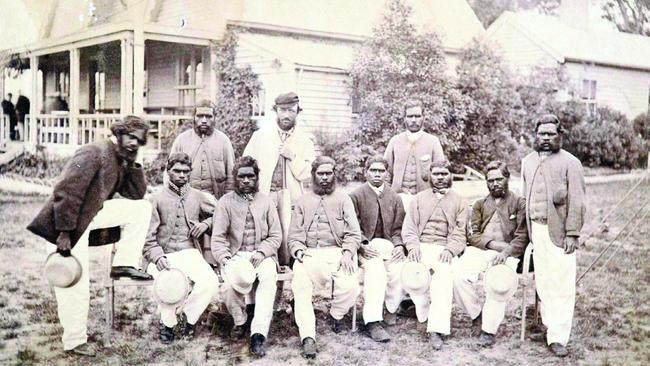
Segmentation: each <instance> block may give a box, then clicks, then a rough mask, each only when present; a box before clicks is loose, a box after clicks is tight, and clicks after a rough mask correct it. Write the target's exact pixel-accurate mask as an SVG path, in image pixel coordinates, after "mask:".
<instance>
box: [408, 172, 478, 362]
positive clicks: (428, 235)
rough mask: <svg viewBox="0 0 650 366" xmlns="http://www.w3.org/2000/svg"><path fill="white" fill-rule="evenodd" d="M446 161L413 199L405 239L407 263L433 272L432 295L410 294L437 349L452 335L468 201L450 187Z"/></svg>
mask: <svg viewBox="0 0 650 366" xmlns="http://www.w3.org/2000/svg"><path fill="white" fill-rule="evenodd" d="M451 182H452V179H451V172H450V171H449V162H448V161H447V160H439V161H434V162H433V163H432V164H431V176H430V178H429V185H430V189H427V190H425V191H422V192H420V193H418V194H417V195H415V197H413V200H412V202H411V204H410V206H409V209H408V210H407V215H406V218H405V219H404V226H403V227H402V239H403V240H404V243H405V244H406V248H407V249H408V260H409V261H413V262H421V263H423V264H424V265H425V266H426V267H427V268H428V269H430V270H433V274H432V275H431V284H430V287H429V294H427V293H415V292H410V293H409V294H410V295H411V299H412V300H413V303H414V304H415V313H416V315H417V318H418V321H419V322H420V323H423V322H424V321H427V319H428V323H427V333H428V335H429V344H431V346H432V348H433V349H435V350H440V349H441V348H442V345H443V340H442V337H443V335H447V334H449V333H450V322H451V306H452V299H453V275H452V273H453V270H454V267H456V265H455V263H456V257H458V255H459V254H460V253H462V252H463V250H465V246H466V244H465V241H466V238H465V226H466V222H467V214H466V212H465V207H466V206H467V204H466V202H465V201H464V200H463V199H462V198H461V197H460V196H459V195H458V194H457V193H456V192H454V191H452V190H450V187H451Z"/></svg>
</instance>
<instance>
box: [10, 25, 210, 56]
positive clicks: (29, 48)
mask: <svg viewBox="0 0 650 366" xmlns="http://www.w3.org/2000/svg"><path fill="white" fill-rule="evenodd" d="M135 32H142V34H143V37H144V40H156V41H165V42H172V43H183V44H193V45H199V46H209V45H210V44H211V43H212V42H214V41H217V39H216V38H215V37H214V36H212V35H211V34H210V33H208V32H204V31H200V30H196V29H181V28H176V27H169V26H163V25H158V24H145V25H139V24H135V23H133V22H130V21H124V22H119V23H109V24H104V25H99V26H95V27H91V28H88V29H86V30H84V31H81V32H78V33H74V34H70V35H66V36H63V37H59V38H48V39H44V40H41V41H38V42H36V43H32V44H28V45H24V46H20V47H16V48H13V49H9V50H8V51H9V52H10V53H18V54H21V55H23V56H25V57H29V56H41V55H46V54H51V53H56V52H62V51H66V50H69V49H72V48H81V47H88V46H92V45H97V44H102V43H107V42H111V41H116V40H120V39H124V38H132V37H133V34H134V33H135Z"/></svg>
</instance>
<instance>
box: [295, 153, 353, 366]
mask: <svg viewBox="0 0 650 366" xmlns="http://www.w3.org/2000/svg"><path fill="white" fill-rule="evenodd" d="M335 168H336V163H335V161H334V160H333V159H332V158H330V157H327V156H319V157H318V158H316V160H314V162H313V163H312V165H311V175H312V182H313V183H312V191H311V192H307V193H305V194H304V195H303V196H302V197H300V198H299V199H298V200H297V201H296V205H295V208H294V211H293V215H292V217H291V225H290V229H289V240H288V244H289V252H290V253H291V255H292V256H293V257H294V258H295V259H296V262H295V263H294V265H293V280H292V282H291V288H292V290H293V295H294V298H295V317H296V324H297V325H298V328H299V331H300V339H301V341H302V348H303V356H304V357H305V358H314V357H316V341H315V339H316V318H315V316H314V307H313V304H312V293H313V291H314V287H317V288H323V287H326V286H328V285H329V284H330V283H332V284H333V287H334V288H333V289H332V293H333V296H332V306H331V308H330V315H331V317H332V319H333V320H332V329H333V330H334V332H336V333H338V332H340V331H341V327H342V322H341V320H342V319H343V316H344V315H345V314H347V313H348V311H349V310H350V308H351V307H352V306H354V304H355V303H356V300H357V296H358V294H359V279H358V277H357V273H356V268H355V267H356V266H355V261H356V258H355V256H356V254H357V250H358V248H359V244H360V242H361V232H360V229H359V223H358V222H357V217H356V214H355V212H354V206H353V204H352V200H351V199H350V197H349V196H348V195H346V194H345V193H342V192H339V191H336V190H335V188H336V186H335V178H334V172H335Z"/></svg>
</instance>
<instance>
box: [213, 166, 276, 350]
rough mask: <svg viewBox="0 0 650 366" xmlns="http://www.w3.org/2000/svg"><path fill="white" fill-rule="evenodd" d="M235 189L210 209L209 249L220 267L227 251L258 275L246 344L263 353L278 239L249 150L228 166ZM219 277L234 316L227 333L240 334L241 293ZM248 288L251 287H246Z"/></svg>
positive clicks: (243, 316) (242, 316) (243, 310)
mask: <svg viewBox="0 0 650 366" xmlns="http://www.w3.org/2000/svg"><path fill="white" fill-rule="evenodd" d="M233 175H234V176H235V191H234V192H229V193H226V194H225V195H224V196H223V197H221V199H220V200H219V202H218V203H217V208H216V209H215V212H214V221H213V230H212V254H213V255H214V258H215V259H216V260H217V262H218V263H219V264H220V265H221V267H222V268H225V267H226V266H228V264H229V262H230V261H231V259H232V257H233V256H235V255H236V256H238V257H243V258H245V259H246V260H250V261H251V263H252V264H253V266H254V267H255V274H256V278H257V281H258V284H257V288H256V289H255V290H254V291H255V312H254V315H253V320H252V323H251V334H252V335H251V340H250V350H251V352H252V353H253V354H255V355H256V356H258V357H264V356H265V355H266V351H265V349H264V340H265V339H266V337H267V335H268V333H269V326H270V325H271V318H272V316H273V302H274V300H275V292H276V290H277V277H278V272H277V264H278V248H279V247H280V242H281V241H282V229H281V228H280V219H279V218H278V210H277V209H276V207H275V205H274V204H273V201H272V200H271V199H270V198H269V197H268V196H267V195H265V194H263V193H260V192H258V179H259V175H260V170H259V168H258V166H257V161H256V160H255V159H253V158H251V157H250V156H243V157H241V158H239V159H238V160H237V162H236V163H235V167H234V168H233ZM224 281H225V287H224V289H225V298H224V301H225V302H226V307H227V308H228V311H229V312H230V314H231V315H232V317H233V318H234V321H235V326H234V328H233V330H232V332H231V335H232V336H233V337H235V338H240V337H242V336H243V335H244V331H245V329H244V325H245V324H246V321H247V320H248V316H247V313H246V301H245V295H247V294H246V293H240V292H238V291H237V290H235V287H236V286H233V284H231V283H229V282H228V279H227V278H226V277H225V276H224ZM249 291H252V289H251V290H249Z"/></svg>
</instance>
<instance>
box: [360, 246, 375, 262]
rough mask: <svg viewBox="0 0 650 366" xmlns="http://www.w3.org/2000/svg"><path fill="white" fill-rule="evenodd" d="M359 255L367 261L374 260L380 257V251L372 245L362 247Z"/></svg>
mask: <svg viewBox="0 0 650 366" xmlns="http://www.w3.org/2000/svg"><path fill="white" fill-rule="evenodd" d="M359 253H360V254H361V255H362V256H363V257H364V258H366V259H373V258H376V257H378V256H379V251H378V250H377V249H375V248H373V247H371V246H370V245H367V244H366V245H361V246H360V247H359Z"/></svg>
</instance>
